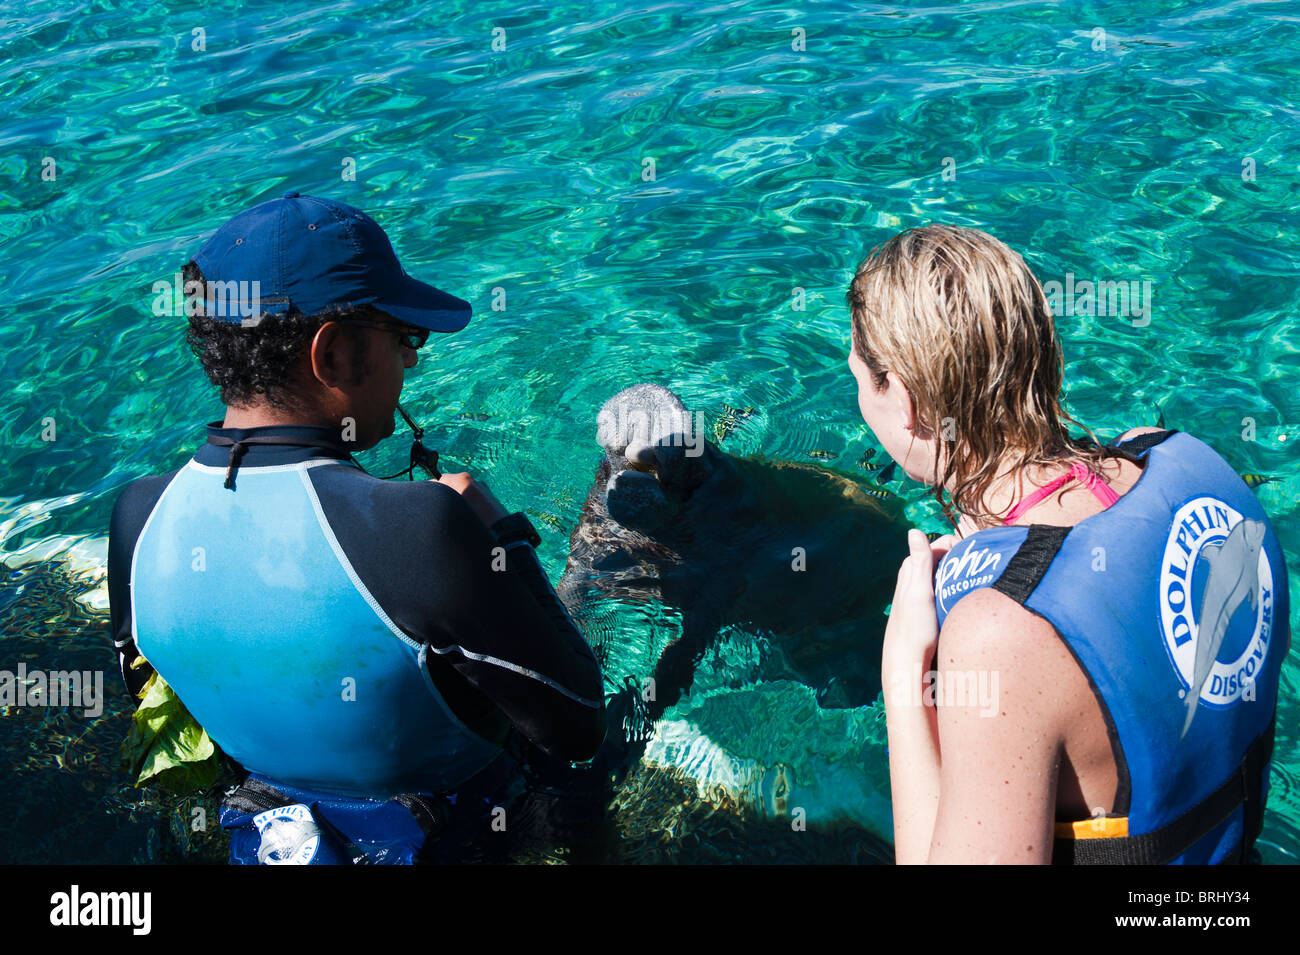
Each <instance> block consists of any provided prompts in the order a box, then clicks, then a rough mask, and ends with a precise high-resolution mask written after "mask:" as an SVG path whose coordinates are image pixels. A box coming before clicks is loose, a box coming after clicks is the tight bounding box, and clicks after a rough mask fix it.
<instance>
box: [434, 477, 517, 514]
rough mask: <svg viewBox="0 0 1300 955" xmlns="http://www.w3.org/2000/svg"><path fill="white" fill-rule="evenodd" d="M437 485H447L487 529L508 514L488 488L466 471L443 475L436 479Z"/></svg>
mask: <svg viewBox="0 0 1300 955" xmlns="http://www.w3.org/2000/svg"><path fill="white" fill-rule="evenodd" d="M438 483H439V484H445V485H447V487H449V488H451V489H452V490H453V491H455V492H456V493H457V494H459V495H460V496H461V497H462V498H464V499H465V503H466V504H468V505H469V507H470V510H472V511H473V512H474V513H475V514H477V515H478V519H479V520H481V521H482V522H483V523H484V524H485V525H487V526H488V527H491V526H492V525H493V524H495V523H496V522H497V521H499V520H501V518H503V517H505V516H506V514H507V513H508V512H507V511H506V509H505V507H504V506H503V505H502V503H501V502H500V501H498V500H497V499H496V496H495V495H494V494H493V493H492V492H491V491H489V490H488V486H487V485H486V484H483V483H481V482H479V481H475V480H474V479H473V478H472V477H470V475H469V472H468V471H462V472H461V473H460V474H444V475H443V476H442V477H440V478H438Z"/></svg>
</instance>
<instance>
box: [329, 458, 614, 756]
mask: <svg viewBox="0 0 1300 955" xmlns="http://www.w3.org/2000/svg"><path fill="white" fill-rule="evenodd" d="M327 472H328V473H327ZM312 482H313V484H314V485H315V486H316V489H317V492H318V494H319V498H320V501H321V505H322V507H323V510H324V514H325V516H326V517H327V519H328V522H329V524H330V526H331V527H332V528H333V530H334V533H335V535H336V537H337V539H338V542H339V544H340V546H341V547H342V548H343V550H344V552H345V553H346V554H347V556H348V559H349V560H350V562H351V563H352V564H353V567H354V568H355V571H356V573H357V575H358V577H359V578H360V579H361V581H362V582H363V583H364V584H365V586H366V588H367V589H368V590H369V591H370V593H371V594H372V595H373V597H374V598H375V599H376V600H377V601H378V603H379V604H380V606H381V607H383V609H384V612H385V613H386V614H387V615H388V617H389V618H390V619H391V620H392V621H393V622H394V624H396V625H397V626H398V627H399V628H400V629H402V630H403V631H404V632H405V633H407V634H409V635H410V636H412V637H413V638H414V639H416V640H418V641H419V642H421V643H427V644H428V647H429V652H428V659H429V668H430V671H431V673H433V674H434V682H435V684H436V685H438V686H439V687H440V688H443V687H445V686H446V680H445V677H446V676H447V675H448V674H450V676H451V677H453V678H454V680H455V681H457V682H458V683H459V684H461V685H462V686H463V687H464V689H465V690H467V691H468V692H469V693H470V694H472V695H473V696H474V697H475V698H478V699H481V700H483V701H485V702H490V704H491V706H492V708H494V709H495V710H497V711H499V712H500V713H502V714H504V715H505V717H506V718H507V719H508V720H509V722H510V723H511V724H513V725H514V727H515V728H516V729H517V730H518V731H519V732H520V733H522V734H523V735H524V736H525V737H527V738H528V739H529V740H530V741H531V742H532V743H533V744H535V745H536V746H537V747H538V748H539V749H541V750H543V751H544V752H545V753H547V754H548V755H550V756H552V757H555V758H558V759H565V760H584V759H589V758H591V757H592V756H593V755H595V753H596V751H597V749H599V747H600V743H601V741H602V740H603V738H604V685H603V680H602V677H601V672H600V666H599V664H597V662H596V659H595V656H594V655H593V654H592V652H591V648H590V647H589V646H588V645H587V641H586V640H585V639H584V638H583V636H582V634H581V633H580V632H579V631H578V629H577V627H576V626H574V624H573V621H572V620H571V619H570V618H569V615H568V613H567V612H566V611H565V609H564V606H563V604H561V603H560V600H559V597H557V596H556V595H555V591H554V589H553V588H552V587H551V585H550V583H549V582H547V580H546V577H545V575H544V573H543V571H542V568H541V565H540V564H539V563H538V561H537V557H536V555H535V554H534V553H533V551H532V548H531V547H529V546H528V545H527V544H526V543H524V542H515V543H514V544H511V545H500V544H498V542H497V540H496V537H495V535H494V534H493V533H492V532H491V531H490V530H489V529H488V528H487V527H486V526H485V525H484V524H483V522H482V521H481V520H479V518H478V516H477V515H476V514H475V513H474V512H473V511H472V510H471V509H470V507H469V505H467V504H466V503H465V502H464V501H463V500H462V499H461V496H460V495H459V494H457V493H456V492H455V491H454V490H452V489H451V488H449V487H447V486H446V485H442V484H438V483H436V482H432V481H422V482H410V483H406V482H378V481H374V480H373V479H371V478H368V477H365V476H364V475H360V476H359V475H355V473H353V474H349V473H347V472H346V471H345V469H324V468H323V469H319V470H318V471H317V472H316V473H314V474H313V475H312ZM507 548H508V549H507ZM443 696H444V699H445V700H446V701H447V702H448V703H449V705H451V706H452V707H453V709H454V710H456V711H457V712H458V713H459V712H461V711H462V710H464V709H465V708H466V704H467V702H472V701H467V700H465V699H454V698H450V695H449V694H448V693H447V692H446V691H445V690H444V692H443Z"/></svg>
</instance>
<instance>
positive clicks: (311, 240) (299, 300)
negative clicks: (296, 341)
mask: <svg viewBox="0 0 1300 955" xmlns="http://www.w3.org/2000/svg"><path fill="white" fill-rule="evenodd" d="M194 263H195V264H196V265H197V266H198V267H199V270H200V271H201V272H202V273H203V278H204V279H205V280H206V282H207V283H208V298H207V301H206V305H205V309H204V311H205V313H206V314H207V315H209V316H211V317H213V318H218V319H222V320H225V321H229V322H231V323H232V324H245V325H248V324H256V322H257V320H258V317H259V316H260V315H261V314H263V313H270V314H272V315H283V314H285V313H287V312H289V311H296V312H301V313H302V314H304V315H318V314H320V313H322V312H326V311H330V310H332V309H336V308H340V307H344V306H350V305H370V306H373V307H374V308H377V309H379V310H380V311H382V312H386V313H387V314H389V315H391V316H393V317H394V318H396V319H397V320H398V321H400V322H405V323H407V324H409V325H415V326H418V327H420V328H427V329H429V330H430V331H435V332H458V331H460V330H461V329H462V328H464V327H465V326H466V325H468V324H469V319H470V313H471V309H470V304H469V302H466V301H465V300H464V299H460V298H457V297H456V296H454V295H449V294H448V293H446V292H444V291H442V290H441V289H436V288H434V287H433V286H432V285H427V284H425V283H424V282H420V281H418V280H416V279H413V278H411V277H410V276H409V275H407V274H406V271H405V270H404V269H403V268H402V265H401V263H400V262H398V261H397V253H395V252H394V251H393V245H392V243H391V242H389V241H388V236H387V235H385V234H384V230H383V229H381V228H379V225H378V223H376V222H375V220H374V219H372V218H370V216H368V215H366V214H365V213H364V212H362V211H361V210H360V209H354V208H353V207H352V206H349V205H345V204H343V203H341V202H333V201H331V200H329V199H320V198H318V197H316V196H304V195H299V194H298V193H297V192H286V193H285V194H284V197H283V198H280V199H272V200H271V201H269V202H263V203H261V204H260V205H257V206H254V207H253V208H252V209H249V210H248V211H247V212H241V213H240V214H239V215H237V216H235V217H234V218H233V219H231V220H230V221H229V222H227V223H226V224H225V225H223V226H222V227H221V228H220V229H218V230H217V232H216V234H215V235H213V236H212V238H210V239H208V241H207V242H205V243H204V244H203V248H201V249H199V251H198V254H196V255H195V256H194ZM214 283H221V284H219V285H215V287H214Z"/></svg>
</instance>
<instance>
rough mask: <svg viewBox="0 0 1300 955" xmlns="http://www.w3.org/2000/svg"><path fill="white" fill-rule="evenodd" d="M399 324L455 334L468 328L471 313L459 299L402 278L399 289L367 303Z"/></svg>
mask: <svg viewBox="0 0 1300 955" xmlns="http://www.w3.org/2000/svg"><path fill="white" fill-rule="evenodd" d="M371 304H372V305H374V307H375V308H377V309H379V310H380V311H383V312H387V313H388V314H389V315H391V316H393V318H396V319H398V320H400V321H403V322H407V323H408V324H411V325H415V326H418V327H419V328H427V329H429V330H430V331H433V332H458V331H460V330H461V329H462V328H464V327H465V326H466V325H468V324H469V319H470V315H471V314H472V313H473V309H472V308H471V307H470V304H469V302H467V301H465V300H464V299H463V298H457V297H456V296H454V295H449V294H448V293H446V292H444V291H442V290H441V289H436V288H434V287H433V286H432V285H427V284H426V283H424V282H421V281H418V280H417V279H413V278H411V277H410V276H409V275H407V276H403V281H402V285H401V286H400V287H399V288H396V289H394V290H393V291H392V292H390V293H388V294H386V295H382V296H380V298H379V300H378V301H376V302H373V303H371Z"/></svg>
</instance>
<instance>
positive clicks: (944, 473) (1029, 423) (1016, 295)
mask: <svg viewBox="0 0 1300 955" xmlns="http://www.w3.org/2000/svg"><path fill="white" fill-rule="evenodd" d="M848 300H849V309H850V311H851V313H852V317H853V350H854V351H855V352H856V353H857V355H858V357H859V358H860V359H862V361H863V362H864V363H865V364H866V366H867V368H868V369H869V370H870V372H871V375H872V378H873V383H874V385H875V387H876V389H877V390H880V389H882V388H883V387H884V385H885V376H886V373H887V372H890V371H892V372H894V374H895V375H897V376H898V379H899V380H900V381H901V382H902V383H903V384H904V385H905V386H906V387H907V390H908V391H909V392H910V393H911V395H912V400H913V402H914V405H915V414H916V423H917V425H918V429H917V437H918V438H921V439H922V440H934V439H938V440H939V442H940V443H939V445H938V447H937V448H936V450H937V451H938V452H939V453H938V454H936V457H935V474H934V478H933V483H934V493H935V497H936V498H937V499H938V501H939V503H940V504H941V505H942V507H943V512H944V515H945V516H946V517H947V518H948V519H949V520H950V521H952V522H953V523H954V525H955V524H956V520H955V516H954V514H953V508H954V507H955V508H956V510H958V511H961V512H962V513H963V514H966V515H968V516H970V517H971V518H972V519H974V520H975V521H977V522H979V523H982V524H999V523H1001V516H1000V515H995V514H991V513H989V512H987V511H985V510H984V509H983V508H984V500H983V499H984V494H985V493H986V492H987V490H988V488H989V485H990V484H991V483H992V482H993V480H994V479H995V478H997V477H998V476H999V475H1001V474H1004V473H1008V472H1017V471H1020V470H1021V469H1023V468H1028V467H1033V466H1048V465H1050V466H1053V467H1061V466H1063V465H1064V466H1068V465H1069V464H1071V463H1074V462H1076V461H1077V462H1082V463H1083V464H1084V465H1085V466H1086V467H1088V469H1089V470H1091V471H1093V472H1094V473H1095V472H1096V471H1097V470H1098V467H1099V465H1100V463H1101V460H1102V458H1103V457H1104V452H1103V451H1102V450H1101V449H1100V448H1099V447H1098V446H1097V441H1096V436H1095V435H1094V434H1093V433H1092V431H1091V430H1089V429H1088V428H1086V427H1084V426H1083V425H1082V424H1080V423H1079V422H1078V421H1076V420H1075V419H1074V418H1072V417H1070V415H1068V414H1067V413H1066V412H1065V410H1064V409H1063V408H1062V407H1061V400H1060V395H1061V382H1062V378H1063V376H1064V372H1065V359H1064V357H1063V355H1062V353H1061V344H1060V341H1059V340H1058V339H1057V337H1056V323H1055V322H1054V321H1053V320H1052V312H1051V309H1050V308H1049V307H1048V304H1047V296H1046V295H1045V294H1044V293H1043V288H1042V286H1041V285H1039V283H1038V280H1037V279H1036V278H1034V275H1033V273H1032V272H1030V271H1029V266H1028V265H1026V264H1025V260H1024V259H1022V258H1021V257H1020V256H1019V255H1018V254H1017V253H1015V252H1014V251H1012V250H1011V249H1009V248H1008V247H1007V246H1005V245H1004V244H1002V243H1001V242H999V241H998V240H997V239H995V238H993V236H991V235H988V234H987V233H984V232H980V231H978V230H977V229H968V228H963V227H960V226H944V225H929V226H924V227H922V228H917V229H909V230H907V231H906V232H902V233H900V234H898V235H896V236H894V237H893V238H892V239H890V240H889V241H887V242H885V243H883V244H882V245H879V246H877V247H876V248H874V249H872V250H871V252H870V254H869V255H868V256H867V258H866V259H865V260H864V261H863V263H862V265H861V266H859V268H858V271H857V274H856V275H855V276H854V277H853V281H852V283H851V284H850V285H849V293H848ZM949 419H951V420H949ZM1067 424H1073V425H1077V426H1078V427H1080V428H1082V429H1083V430H1084V432H1085V433H1086V435H1087V439H1086V440H1085V439H1076V438H1072V437H1071V436H1070V433H1069V431H1068V430H1067V428H1066V425H1067ZM940 472H941V473H940ZM950 481H952V482H953V484H952V500H951V503H949V502H948V501H946V500H945V499H944V493H943V492H944V488H945V487H946V486H947V485H948V484H949V482H950Z"/></svg>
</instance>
